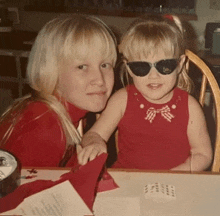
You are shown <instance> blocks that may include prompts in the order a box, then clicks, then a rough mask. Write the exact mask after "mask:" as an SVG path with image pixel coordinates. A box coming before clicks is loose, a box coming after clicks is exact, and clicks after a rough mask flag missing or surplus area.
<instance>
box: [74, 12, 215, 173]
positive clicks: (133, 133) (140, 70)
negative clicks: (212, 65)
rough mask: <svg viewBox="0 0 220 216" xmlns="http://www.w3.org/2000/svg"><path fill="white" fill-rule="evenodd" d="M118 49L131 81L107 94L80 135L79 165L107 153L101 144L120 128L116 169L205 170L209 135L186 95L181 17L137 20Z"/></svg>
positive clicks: (196, 105) (199, 112)
mask: <svg viewBox="0 0 220 216" xmlns="http://www.w3.org/2000/svg"><path fill="white" fill-rule="evenodd" d="M119 51H120V53H121V54H122V55H123V63H124V66H125V69H126V77H128V78H129V77H130V78H131V80H132V82H133V84H130V85H128V86H127V87H126V88H122V89H120V90H119V91H117V92H116V93H115V94H114V95H113V96H112V97H111V98H110V100H109V102H108V104H107V107H106V109H105V110H104V111H103V113H102V114H101V116H100V118H99V119H98V121H97V122H96V123H95V124H94V126H93V127H92V128H91V129H90V131H88V133H87V134H86V135H85V136H84V138H83V141H82V145H83V146H84V149H83V150H82V151H81V152H80V154H78V160H79V163H81V164H85V163H86V162H87V161H88V159H90V160H92V159H93V158H94V157H96V155H98V154H100V153H101V152H102V151H106V145H105V142H106V141H107V140H108V139H109V137H110V135H111V134H112V133H113V131H114V130H115V129H116V127H117V126H118V158H117V161H116V162H115V164H114V165H113V167H114V168H135V169H151V170H170V169H171V170H197V171H199V170H205V169H206V168H207V167H208V166H209V165H210V163H211V160H212V150H211V144H210V137H209V135H208V132H207V128H206V122H205V118H204V114H203V111H202V109H201V107H200V105H199V103H198V102H197V101H196V99H194V98H193V97H192V96H191V95H189V92H190V90H191V81H190V79H189V77H188V75H187V73H186V71H185V68H184V63H185V60H186V57H185V55H184V52H185V46H184V36H183V30H182V25H181V22H180V20H179V19H178V18H177V17H174V16H171V15H166V16H160V15H158V16H149V17H145V18H142V19H138V20H137V21H135V22H134V23H133V24H132V25H131V26H130V28H129V29H128V31H127V32H126V33H125V34H124V35H123V37H122V40H121V43H120V45H119Z"/></svg>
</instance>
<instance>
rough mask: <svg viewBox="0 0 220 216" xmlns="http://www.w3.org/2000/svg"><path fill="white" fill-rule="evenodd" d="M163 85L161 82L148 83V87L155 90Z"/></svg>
mask: <svg viewBox="0 0 220 216" xmlns="http://www.w3.org/2000/svg"><path fill="white" fill-rule="evenodd" d="M161 86H162V84H159V83H151V84H148V85H147V87H148V88H150V89H153V90H156V89H158V88H160V87H161Z"/></svg>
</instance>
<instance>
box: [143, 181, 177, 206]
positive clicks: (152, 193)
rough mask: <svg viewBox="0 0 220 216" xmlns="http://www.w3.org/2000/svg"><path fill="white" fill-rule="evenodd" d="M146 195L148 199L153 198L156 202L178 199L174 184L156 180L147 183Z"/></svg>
mask: <svg viewBox="0 0 220 216" xmlns="http://www.w3.org/2000/svg"><path fill="white" fill-rule="evenodd" d="M144 195H145V198H146V199H152V200H153V201H155V202H168V201H171V200H175V199H176V189H175V186H173V185H167V184H162V183H158V182H156V183H153V184H147V185H145V187H144Z"/></svg>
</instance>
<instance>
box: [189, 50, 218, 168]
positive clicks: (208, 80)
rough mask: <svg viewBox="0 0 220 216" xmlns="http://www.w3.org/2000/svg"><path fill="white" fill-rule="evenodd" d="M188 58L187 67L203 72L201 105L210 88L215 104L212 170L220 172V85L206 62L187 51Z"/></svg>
mask: <svg viewBox="0 0 220 216" xmlns="http://www.w3.org/2000/svg"><path fill="white" fill-rule="evenodd" d="M186 56H187V57H188V62H187V64H186V66H189V62H191V63H193V64H194V65H195V66H196V67H197V68H198V69H199V70H200V71H201V72H202V81H201V88H200V95H199V103H200V104H201V106H202V107H203V106H204V104H205V95H206V93H207V87H208V86H209V88H210V90H211V93H212V99H213V103H214V110H215V113H214V117H215V123H216V134H215V145H214V160H213V164H212V168H211V170H212V171H213V172H219V171H220V89H219V86H218V83H217V81H216V79H215V77H214V75H213V73H212V72H211V70H210V69H209V67H208V66H207V65H206V64H205V63H204V61H203V60H202V59H201V58H199V57H198V56H197V55H196V54H194V53H193V52H191V51H190V50H186Z"/></svg>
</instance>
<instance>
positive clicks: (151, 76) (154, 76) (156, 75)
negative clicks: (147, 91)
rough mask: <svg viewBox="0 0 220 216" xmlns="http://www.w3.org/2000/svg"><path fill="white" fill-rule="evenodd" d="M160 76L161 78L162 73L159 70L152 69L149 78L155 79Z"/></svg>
mask: <svg viewBox="0 0 220 216" xmlns="http://www.w3.org/2000/svg"><path fill="white" fill-rule="evenodd" d="M159 76H160V73H159V72H158V71H157V69H156V68H155V67H152V68H151V69H150V72H149V74H148V78H150V79H155V78H158V77H159Z"/></svg>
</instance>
